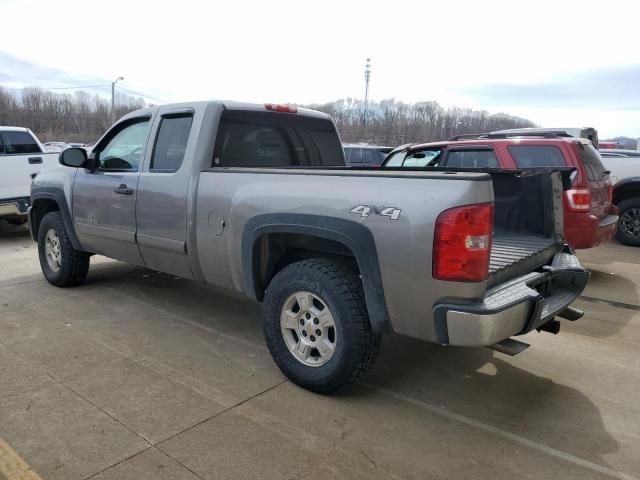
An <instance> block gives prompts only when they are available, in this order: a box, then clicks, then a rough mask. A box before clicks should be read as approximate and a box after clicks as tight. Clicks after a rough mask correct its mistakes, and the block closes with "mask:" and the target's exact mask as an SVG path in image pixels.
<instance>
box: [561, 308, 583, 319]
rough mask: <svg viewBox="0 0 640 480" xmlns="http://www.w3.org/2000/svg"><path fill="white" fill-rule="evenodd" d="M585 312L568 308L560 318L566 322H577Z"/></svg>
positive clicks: (562, 312)
mask: <svg viewBox="0 0 640 480" xmlns="http://www.w3.org/2000/svg"><path fill="white" fill-rule="evenodd" d="M583 315H584V312H583V311H582V310H578V309H577V308H574V307H567V308H565V309H564V310H563V311H561V312H560V313H559V314H558V316H559V317H561V318H564V319H565V320H569V321H570V322H575V321H576V320H578V319H580V318H582V316H583Z"/></svg>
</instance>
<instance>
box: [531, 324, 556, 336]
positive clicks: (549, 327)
mask: <svg viewBox="0 0 640 480" xmlns="http://www.w3.org/2000/svg"><path fill="white" fill-rule="evenodd" d="M536 330H538V331H539V332H549V333H553V334H554V335H557V334H558V332H559V331H560V322H559V321H558V320H549V321H548V322H547V323H545V324H544V325H540V326H539V327H538V328H537V329H536Z"/></svg>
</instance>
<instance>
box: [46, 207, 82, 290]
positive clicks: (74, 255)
mask: <svg viewBox="0 0 640 480" xmlns="http://www.w3.org/2000/svg"><path fill="white" fill-rule="evenodd" d="M38 256H39V258H40V268H41V269H42V273H43V274H44V277H45V278H46V279H47V281H48V282H49V283H50V284H52V285H55V286H56V287H72V286H75V285H80V284H81V283H84V281H85V279H86V278H87V272H88V271H89V259H90V255H89V254H88V253H86V252H80V251H78V250H75V249H74V248H73V245H72V244H71V240H70V239H69V236H68V235H67V230H66V228H65V226H64V223H63V221H62V216H61V215H60V212H49V213H47V214H46V215H45V216H44V217H43V218H42V221H41V222H40V226H39V228H38Z"/></svg>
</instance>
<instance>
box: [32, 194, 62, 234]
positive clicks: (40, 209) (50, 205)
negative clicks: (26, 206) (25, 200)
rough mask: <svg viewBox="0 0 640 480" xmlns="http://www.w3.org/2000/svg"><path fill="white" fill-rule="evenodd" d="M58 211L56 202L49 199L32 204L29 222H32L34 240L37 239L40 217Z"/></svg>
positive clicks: (42, 199) (38, 200)
mask: <svg viewBox="0 0 640 480" xmlns="http://www.w3.org/2000/svg"><path fill="white" fill-rule="evenodd" d="M59 210H60V207H59V206H58V204H57V202H56V201H55V200H52V199H50V198H41V199H37V200H35V201H34V202H33V204H32V205H31V218H30V219H29V220H30V221H31V222H32V226H31V228H32V229H33V233H34V235H35V238H38V229H39V228H40V221H41V220H42V217H44V216H45V215H46V214H47V213H49V212H55V211H59Z"/></svg>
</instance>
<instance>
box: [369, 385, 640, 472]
mask: <svg viewBox="0 0 640 480" xmlns="http://www.w3.org/2000/svg"><path fill="white" fill-rule="evenodd" d="M360 385H362V386H364V387H366V388H369V389H370V390H373V391H375V392H377V393H380V394H382V395H386V396H388V397H391V398H393V399H395V400H401V401H403V402H406V403H409V404H411V405H415V406H416V407H420V408H424V409H425V410H428V411H430V412H432V413H435V414H436V415H441V416H443V417H446V418H448V419H450V420H455V421H457V422H460V423H463V424H465V425H469V426H471V427H475V428H478V429H480V430H484V431H485V432H489V433H493V434H495V435H499V436H500V437H503V438H506V439H509V440H512V441H514V442H517V443H519V444H521V445H525V446H527V447H529V448H533V449H536V450H539V451H541V452H544V453H546V454H548V455H551V456H553V457H556V458H560V459H562V460H565V461H567V462H571V463H573V464H575V465H579V466H581V467H584V468H587V469H589V470H591V471H593V472H598V473H602V474H604V475H608V476H610V477H612V478H618V479H620V480H639V478H638V477H634V476H633V475H629V474H626V473H622V472H618V471H617V470H614V469H613V468H610V467H605V466H604V465H600V464H598V463H594V462H590V461H589V460H585V459H583V458H580V457H576V456H575V455H571V454H570V453H566V452H563V451H560V450H556V449H555V448H552V447H549V446H548V445H545V444H544V443H539V442H536V441H534V440H529V439H528V438H525V437H521V436H520V435H516V434H515V433H511V432H507V431H506V430H502V429H501V428H498V427H494V426H492V425H488V424H486V423H483V422H480V421H478V420H474V419H473V418H469V417H466V416H464V415H460V414H459V413H454V412H451V411H449V410H446V409H444V408H442V407H438V406H436V405H432V404H430V403H427V402H423V401H421V400H418V399H415V398H412V397H409V396H407V395H403V394H401V393H398V392H394V391H393V390H389V389H387V388H383V387H378V386H377V385H373V384H371V383H366V382H360Z"/></svg>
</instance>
